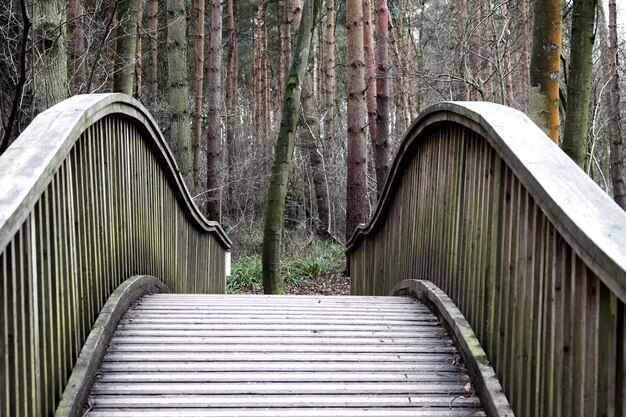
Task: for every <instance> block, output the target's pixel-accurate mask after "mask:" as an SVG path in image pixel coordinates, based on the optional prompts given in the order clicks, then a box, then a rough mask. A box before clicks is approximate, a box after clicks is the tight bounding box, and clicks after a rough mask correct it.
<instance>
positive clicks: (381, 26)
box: [374, 0, 389, 195]
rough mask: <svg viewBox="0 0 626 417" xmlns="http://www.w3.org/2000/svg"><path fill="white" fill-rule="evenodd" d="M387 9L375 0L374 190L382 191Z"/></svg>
mask: <svg viewBox="0 0 626 417" xmlns="http://www.w3.org/2000/svg"><path fill="white" fill-rule="evenodd" d="M388 30H389V9H388V8H387V0H376V111H377V117H376V143H375V145H374V166H375V167H376V190H377V191H378V195H380V194H381V193H382V191H383V186H384V185H385V180H386V179H387V171H389V52H388V51H389V48H388V45H389V37H388V33H389V32H388Z"/></svg>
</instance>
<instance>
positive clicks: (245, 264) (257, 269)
mask: <svg viewBox="0 0 626 417" xmlns="http://www.w3.org/2000/svg"><path fill="white" fill-rule="evenodd" d="M262 281H263V272H262V267H261V258H259V257H258V256H242V257H241V258H239V259H237V260H236V261H235V262H233V267H232V271H231V275H230V277H228V282H227V283H226V291H227V292H228V293H229V294H233V293H237V292H247V291H250V290H251V289H252V288H253V287H254V285H255V284H256V285H261V282H262Z"/></svg>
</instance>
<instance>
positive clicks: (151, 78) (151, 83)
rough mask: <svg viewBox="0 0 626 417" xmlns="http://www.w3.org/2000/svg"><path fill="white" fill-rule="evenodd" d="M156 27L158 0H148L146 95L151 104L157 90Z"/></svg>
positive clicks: (157, 24)
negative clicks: (148, 63)
mask: <svg viewBox="0 0 626 417" xmlns="http://www.w3.org/2000/svg"><path fill="white" fill-rule="evenodd" d="M158 29H159V0H150V12H149V15H148V33H149V34H150V43H149V45H150V65H149V68H150V71H149V73H148V96H149V97H150V101H151V103H152V105H155V104H156V99H157V95H158V91H159V83H158V81H157V80H158V74H159V69H158V67H159V61H158V54H159V53H158V49H159V48H158V45H159V41H158Z"/></svg>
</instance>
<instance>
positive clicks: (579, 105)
mask: <svg viewBox="0 0 626 417" xmlns="http://www.w3.org/2000/svg"><path fill="white" fill-rule="evenodd" d="M597 3H598V1H597V0H574V9H573V15H572V37H571V49H570V51H571V52H570V59H569V71H568V77H567V104H566V112H565V127H564V130H563V143H562V145H561V146H562V148H563V151H565V153H566V154H567V155H569V157H570V158H572V160H573V161H574V162H576V164H578V166H580V167H581V168H584V165H585V156H586V155H587V132H588V129H589V92H590V89H591V77H592V74H591V71H592V65H591V64H592V63H591V53H592V51H593V42H594V37H595V36H594V25H595V21H596V8H597V6H598V4H597Z"/></svg>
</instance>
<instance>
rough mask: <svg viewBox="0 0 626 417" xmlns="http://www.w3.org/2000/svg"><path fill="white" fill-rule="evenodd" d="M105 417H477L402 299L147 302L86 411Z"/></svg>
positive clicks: (136, 311) (424, 315)
mask: <svg viewBox="0 0 626 417" xmlns="http://www.w3.org/2000/svg"><path fill="white" fill-rule="evenodd" d="M88 404H89V408H90V411H89V413H88V414H87V415H88V416H89V417H101V416H111V417H114V416H124V417H131V416H136V417H139V416H142V417H145V416H159V417H164V416H181V417H183V416H218V415H219V416H336V417H338V416H484V415H485V414H484V413H483V411H482V410H481V408H480V400H479V399H478V398H477V396H476V395H473V393H472V392H471V384H470V383H469V378H468V376H467V375H466V374H465V373H464V372H463V368H462V364H461V363H460V356H459V354H458V353H457V350H456V348H455V347H454V345H453V343H452V341H451V340H450V338H449V337H448V336H447V334H446V332H445V330H444V329H443V327H442V326H441V325H440V324H439V323H438V321H437V318H436V317H435V316H434V315H433V314H432V312H431V311H430V310H428V309H427V308H426V307H425V306H424V305H422V304H419V303H417V302H415V301H414V300H412V299H410V298H401V297H309V296H280V297H278V296H223V295H221V296H220V295H217V296H205V295H170V294H160V295H149V296H146V297H144V298H143V299H141V300H140V301H139V302H138V303H137V304H135V305H134V306H133V307H132V308H131V309H130V310H129V311H128V312H127V313H126V315H125V316H124V318H123V319H122V321H121V322H120V324H119V326H118V328H117V331H116V333H115V335H114V337H113V339H112V340H111V343H110V346H109V350H108V352H107V354H106V356H105V358H104V361H103V363H102V365H101V368H100V372H99V375H98V378H97V381H96V383H95V384H94V386H93V389H92V391H91V394H90V397H89V400H88Z"/></svg>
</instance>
